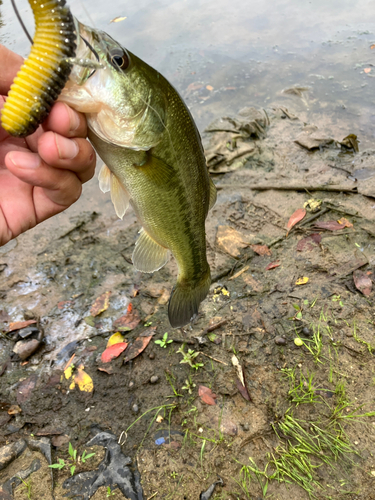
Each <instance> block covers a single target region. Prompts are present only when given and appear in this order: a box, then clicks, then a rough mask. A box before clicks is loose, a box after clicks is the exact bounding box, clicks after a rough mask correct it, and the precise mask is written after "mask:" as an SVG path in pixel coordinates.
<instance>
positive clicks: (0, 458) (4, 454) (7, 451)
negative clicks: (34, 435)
mask: <svg viewBox="0 0 375 500" xmlns="http://www.w3.org/2000/svg"><path fill="white" fill-rule="evenodd" d="M26 446H27V444H26V441H25V440H24V439H20V440H19V441H16V442H15V443H11V444H7V445H6V446H3V447H2V448H0V470H3V469H5V467H7V466H8V465H9V464H10V463H11V462H13V460H15V459H16V458H18V457H19V456H20V455H21V453H23V451H24V450H25V449H26Z"/></svg>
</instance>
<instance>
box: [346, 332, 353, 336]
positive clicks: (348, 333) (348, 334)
mask: <svg viewBox="0 0 375 500" xmlns="http://www.w3.org/2000/svg"><path fill="white" fill-rule="evenodd" d="M345 335H346V336H347V337H353V334H352V332H346V334H345Z"/></svg>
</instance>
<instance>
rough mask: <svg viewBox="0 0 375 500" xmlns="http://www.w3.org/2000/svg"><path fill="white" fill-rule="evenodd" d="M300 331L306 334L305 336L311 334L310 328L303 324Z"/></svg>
mask: <svg viewBox="0 0 375 500" xmlns="http://www.w3.org/2000/svg"><path fill="white" fill-rule="evenodd" d="M302 333H303V334H304V335H306V337H310V336H311V330H310V328H308V327H307V326H304V327H303V328H302Z"/></svg>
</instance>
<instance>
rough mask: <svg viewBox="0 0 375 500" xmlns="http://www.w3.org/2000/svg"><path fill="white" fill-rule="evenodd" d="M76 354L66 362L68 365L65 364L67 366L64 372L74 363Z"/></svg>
mask: <svg viewBox="0 0 375 500" xmlns="http://www.w3.org/2000/svg"><path fill="white" fill-rule="evenodd" d="M75 356H76V354H75V353H74V354H73V355H72V356H71V357H70V359H69V361H68V362H67V363H66V365H65V367H64V372H65V370H66V369H67V368H68V367H69V366H70V365H71V364H72V361H73V359H74V358H75Z"/></svg>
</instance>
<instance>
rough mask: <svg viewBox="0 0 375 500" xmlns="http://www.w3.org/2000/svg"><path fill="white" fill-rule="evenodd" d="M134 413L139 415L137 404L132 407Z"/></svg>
mask: <svg viewBox="0 0 375 500" xmlns="http://www.w3.org/2000/svg"><path fill="white" fill-rule="evenodd" d="M132 412H133V413H138V412H139V406H138V405H137V404H135V403H134V404H133V406H132Z"/></svg>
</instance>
